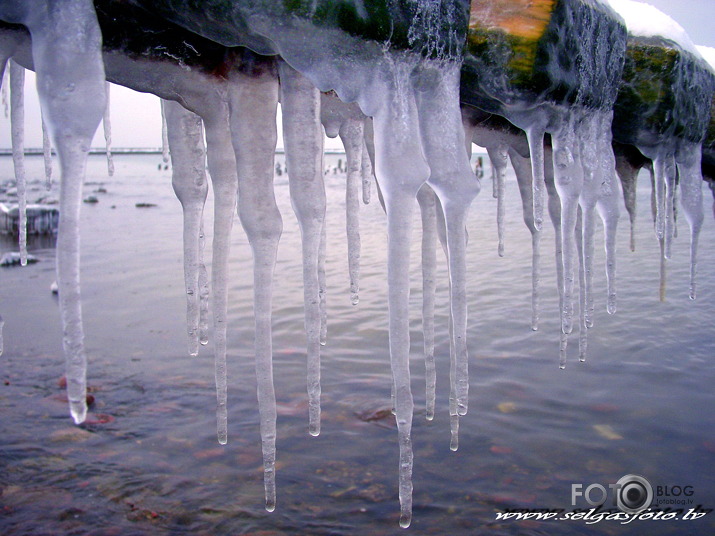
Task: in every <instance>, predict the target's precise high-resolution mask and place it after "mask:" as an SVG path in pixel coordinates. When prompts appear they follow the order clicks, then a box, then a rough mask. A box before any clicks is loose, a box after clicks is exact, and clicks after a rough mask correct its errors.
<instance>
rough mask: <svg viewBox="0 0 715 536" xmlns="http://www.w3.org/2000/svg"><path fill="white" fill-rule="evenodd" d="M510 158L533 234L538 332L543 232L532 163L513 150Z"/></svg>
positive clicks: (534, 310) (533, 307) (534, 321)
mask: <svg viewBox="0 0 715 536" xmlns="http://www.w3.org/2000/svg"><path fill="white" fill-rule="evenodd" d="M509 157H510V159H511V165H512V167H513V168H514V173H515V174H516V180H517V184H518V185H519V193H520V194H521V208H522V213H523V216H524V223H525V224H526V226H527V227H528V228H529V231H530V232H531V329H532V330H534V331H536V330H538V329H539V280H540V275H539V271H540V270H539V263H540V259H541V254H540V251H539V246H540V242H541V232H540V231H538V230H537V229H536V227H535V226H534V204H533V200H532V195H533V190H532V188H531V176H532V172H531V161H530V160H529V159H528V158H524V157H523V156H521V155H520V154H519V153H518V152H517V151H516V150H514V149H511V148H510V149H509Z"/></svg>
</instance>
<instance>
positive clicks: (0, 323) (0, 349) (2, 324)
mask: <svg viewBox="0 0 715 536" xmlns="http://www.w3.org/2000/svg"><path fill="white" fill-rule="evenodd" d="M4 327H5V320H3V318H2V315H0V355H2V353H3V351H4V349H5V344H4V342H3V335H2V330H3V328H4Z"/></svg>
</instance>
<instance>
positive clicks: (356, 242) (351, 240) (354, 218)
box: [340, 118, 365, 305]
mask: <svg viewBox="0 0 715 536" xmlns="http://www.w3.org/2000/svg"><path fill="white" fill-rule="evenodd" d="M340 139H341V140H342V142H343V146H344V147H345V157H346V160H347V164H346V167H347V184H346V188H345V227H346V231H347V238H348V270H349V272H350V302H351V303H352V304H353V305H357V304H358V302H359V301H360V294H359V292H360V201H359V195H358V193H359V191H360V182H361V175H362V173H361V171H362V170H361V166H362V151H363V145H364V144H365V140H364V135H363V121H361V120H358V119H353V118H349V119H346V120H345V121H343V123H342V124H341V125H340Z"/></svg>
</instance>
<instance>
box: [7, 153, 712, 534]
mask: <svg viewBox="0 0 715 536" xmlns="http://www.w3.org/2000/svg"><path fill="white" fill-rule="evenodd" d="M477 156H478V154H475V156H474V159H476V157H477ZM482 156H483V155H482ZM339 159H340V160H341V167H342V169H343V170H344V169H345V156H344V155H338V154H336V155H328V156H327V157H326V169H327V174H326V177H325V180H326V188H327V196H328V213H327V239H328V247H327V266H326V271H327V288H328V339H327V345H326V346H325V347H323V351H322V354H323V358H322V380H323V381H322V384H323V385H322V431H321V435H320V436H319V437H317V438H316V437H311V436H309V435H308V433H307V394H306V393H305V339H304V334H303V321H304V318H303V310H302V298H303V296H302V292H303V291H302V267H301V253H300V232H299V229H298V225H297V223H296V220H295V216H294V215H293V212H292V209H291V207H290V199H289V195H288V183H287V176H286V174H285V173H283V174H281V175H276V177H275V185H276V197H277V202H278V206H279V208H280V210H281V213H282V215H283V222H284V231H283V236H282V238H281V244H280V247H279V256H278V264H277V267H276V283H275V290H274V310H273V336H274V343H273V345H274V368H275V371H274V377H275V384H276V397H277V403H278V412H279V414H278V440H277V447H278V455H277V463H276V468H277V472H276V475H277V485H278V497H277V508H276V511H275V512H273V513H271V514H269V513H267V512H265V510H264V508H263V485H262V476H263V475H262V460H261V450H260V437H259V432H258V411H257V402H256V393H255V385H256V382H255V375H254V369H253V355H252V354H253V316H252V304H251V297H252V288H251V285H252V281H253V277H252V273H251V252H250V248H249V246H248V242H247V239H246V237H245V234H244V233H243V230H242V229H241V228H240V225H239V224H238V220H236V222H235V226H234V232H233V240H232V253H231V264H230V281H231V283H230V286H229V316H228V323H229V334H228V386H229V387H228V388H229V391H228V397H229V420H228V422H229V429H228V438H229V440H228V444H227V445H226V446H220V445H219V444H218V443H217V442H216V435H215V423H214V415H215V404H216V398H215V390H214V387H213V356H212V354H211V351H212V348H211V344H209V346H207V347H202V349H201V352H200V354H199V356H198V357H190V356H188V355H187V353H186V340H185V337H186V335H185V310H186V309H185V302H184V300H185V296H184V291H183V265H182V243H181V225H182V224H181V208H180V205H179V202H178V201H177V200H176V198H175V197H174V195H173V192H172V189H171V170H170V169H165V167H164V164H163V162H162V159H161V155H155V154H154V155H115V168H116V169H115V174H114V176H113V177H111V178H110V177H108V176H107V171H106V169H107V168H106V162H105V161H104V159H103V157H101V156H98V155H97V156H92V157H90V159H89V166H88V174H87V183H86V185H85V189H84V193H85V197H87V196H90V195H94V196H95V197H97V199H98V202H97V203H92V204H89V203H88V204H85V205H84V206H83V207H82V220H83V222H82V242H81V244H82V300H83V307H84V320H85V331H86V345H87V353H88V358H89V374H88V385H89V387H90V394H91V395H92V396H93V397H94V403H93V405H92V406H91V407H90V413H89V416H88V422H87V423H86V424H85V425H83V426H81V427H75V426H74V425H73V424H72V421H71V419H70V418H69V417H68V416H67V411H66V400H64V398H63V397H64V389H62V388H61V387H60V385H61V376H62V374H63V358H62V341H61V337H62V333H61V326H60V321H59V312H58V310H57V299H56V297H55V296H53V294H52V293H51V291H50V286H51V284H52V282H53V281H54V279H55V272H54V255H55V250H54V244H53V241H52V239H51V238H48V237H35V238H33V237H30V239H29V244H28V245H29V252H30V253H31V254H32V255H34V256H36V257H38V258H39V260H40V262H38V263H36V264H33V265H30V266H27V267H24V268H19V267H15V268H2V269H0V314H2V316H3V319H4V321H5V327H4V335H5V336H4V353H3V355H2V357H1V358H0V380H1V383H0V427H1V428H0V432H1V433H0V486H1V491H2V493H1V494H0V514H1V515H0V532H2V533H3V534H8V535H11V534H28V535H39V534H46V533H53V534H58V533H62V534H86V533H92V534H107V535H108V534H121V535H125V534H192V535H193V534H219V533H220V534H251V533H254V534H256V533H260V534H301V535H303V534H316V535H323V534H326V535H327V534H346V535H347V534H375V535H380V534H395V533H397V532H398V531H401V529H399V528H398V525H397V519H398V517H399V506H398V502H397V485H396V484H397V466H398V453H397V448H396V446H397V445H396V437H395V433H394V428H395V422H394V418H393V417H392V416H391V414H390V382H391V379H390V369H389V357H388V340H387V329H386V326H387V305H386V303H387V302H386V300H387V298H386V296H387V284H386V267H385V260H386V248H385V244H386V220H385V216H384V213H383V211H382V208H381V207H380V204H379V202H378V200H377V197H376V196H373V201H372V203H371V204H370V205H361V212H360V222H361V241H362V251H361V268H360V303H359V305H357V306H353V305H352V303H351V299H350V279H349V273H348V260H347V259H348V254H347V246H346V239H345V180H346V177H345V173H344V172H341V171H339V170H335V168H337V165H338V160H339ZM276 160H277V161H278V162H279V163H280V164H281V166H283V165H284V163H285V159H284V156H283V155H282V154H278V155H277V156H276ZM485 160H486V159H485ZM26 167H27V174H28V179H29V184H28V199H29V201H30V202H33V201H36V200H37V199H39V198H42V197H44V196H46V195H48V194H47V193H46V192H45V190H44V175H43V163H42V158H41V157H30V158H28V159H27V163H26ZM486 168H487V169H486V170H485V174H484V177H485V178H483V179H482V181H483V182H486V181H489V180H490V179H489V178H488V177H490V170H489V169H488V165H487V166H486ZM289 171H290V170H289ZM11 176H12V161H11V158H9V157H2V158H0V183H2V182H4V181H6V180H7V179H9V178H10V177H11ZM649 182H650V181H649V180H648V177H647V175H646V174H645V172H644V173H643V174H642V175H641V177H640V180H639V185H638V227H637V235H636V252H635V253H631V252H630V250H629V230H628V222H627V216H626V213H625V210H622V211H621V214H622V215H621V226H620V229H619V234H618V265H617V277H618V280H617V284H618V293H619V298H618V312H617V313H616V314H615V315H608V314H606V310H605V309H606V303H605V301H606V291H605V268H604V255H603V253H602V251H603V247H602V241H603V233H602V231H601V230H600V229H599V230H598V233H597V237H596V244H597V248H596V253H597V254H596V259H595V262H594V267H595V275H594V290H595V303H596V312H595V315H594V327H593V328H592V329H591V330H589V356H588V360H587V362H586V363H579V362H578V357H577V349H576V348H575V345H574V348H572V349H570V350H571V353H570V355H569V357H568V361H567V366H566V369H565V370H559V368H558V353H559V331H560V323H559V315H558V298H557V293H556V282H555V279H556V277H555V267H554V260H553V254H552V251H553V243H554V236H553V230H552V229H551V228H550V224H548V222H545V225H544V231H543V236H542V239H541V243H542V261H541V265H542V277H541V289H542V290H541V297H542V298H541V302H542V303H541V322H540V326H539V331H536V332H533V331H532V330H531V267H530V264H531V247H530V246H531V235H530V233H529V231H528V229H527V228H526V226H525V225H524V224H523V221H522V216H521V202H520V200H519V195H518V188H517V185H516V181H515V177H514V174H513V171H512V170H511V168H509V170H508V172H507V178H506V226H505V227H506V232H505V255H504V257H499V255H498V251H497V249H498V247H497V246H498V240H497V229H496V208H497V207H496V200H495V199H493V198H492V197H491V196H490V195H486V194H485V193H482V195H480V196H478V197H477V199H476V201H475V203H474V205H473V207H472V210H471V216H470V222H469V225H468V231H469V245H468V249H467V251H468V269H469V278H468V286H469V288H468V296H469V331H468V335H469V341H468V342H469V355H470V371H471V376H472V389H471V390H470V402H471V404H470V412H469V414H468V415H466V416H464V417H462V418H461V419H460V421H461V422H460V435H461V437H460V448H459V450H458V451H457V452H451V451H450V449H449V433H450V431H449V430H450V428H449V412H448V396H449V387H448V385H449V362H448V361H449V358H448V352H449V347H448V346H449V344H448V284H447V274H446V263H445V260H444V258H443V256H442V255H441V254H440V256H439V258H438V276H439V279H438V287H437V289H438V290H437V292H438V294H437V301H436V310H437V317H436V352H435V355H436V360H437V402H436V411H435V418H434V420H433V421H431V422H428V421H426V419H425V418H424V417H425V412H424V406H425V395H424V362H423V358H422V340H421V329H420V327H421V326H420V323H421V321H420V315H421V299H422V297H421V288H422V284H421V279H420V277H421V275H420V267H419V232H417V233H416V236H415V239H414V244H413V250H412V267H411V274H410V275H411V282H412V283H411V284H412V294H411V319H412V320H411V330H412V333H411V339H412V351H411V372H412V391H413V394H414V396H415V410H416V412H415V418H414V423H413V448H414V455H415V471H414V516H413V522H412V526H411V528H410V529H409V531H410V532H411V533H412V534H474V533H477V532H479V531H486V530H489V531H490V533H494V534H514V535H516V534H598V533H602V532H603V531H604V530H606V531H608V530H610V531H613V532H614V533H618V532H619V531H621V530H623V529H620V528H618V527H616V526H615V525H616V524H617V522H614V521H602V522H600V523H595V524H588V523H586V522H585V521H583V520H581V521H575V520H572V521H553V520H552V521H542V522H537V521H533V520H532V521H527V522H515V521H503V520H502V521H498V520H497V519H496V512H499V511H504V510H506V509H564V510H565V511H573V510H574V509H576V508H589V507H590V505H589V504H588V503H586V502H585V501H583V500H582V498H580V499H579V500H577V502H576V504H575V505H574V504H572V487H573V484H582V485H583V488H586V487H587V486H589V485H590V484H592V483H600V484H601V485H603V486H604V487H606V489H608V484H610V483H615V482H616V481H617V480H618V479H619V478H620V477H622V476H623V475H626V474H630V473H633V474H639V475H642V476H644V477H645V478H647V479H648V480H649V481H650V482H651V484H652V485H653V487H654V489H656V487H657V486H661V487H663V486H668V487H669V489H672V487H673V486H681V487H685V486H691V488H689V489H690V490H692V495H689V496H684V495H682V496H679V497H672V496H664V495H661V496H659V497H656V500H659V501H661V505H660V508H666V507H670V508H685V511H687V508H689V507H695V506H697V505H702V506H703V507H704V508H712V507H715V493H714V492H713V490H714V489H715V486H714V485H713V476H712V471H711V470H710V468H712V466H713V462H715V441H714V440H713V436H714V434H713V431H714V430H715V416H713V412H712V407H713V395H712V385H713V380H715V366H714V365H713V362H712V358H713V356H715V324H714V322H713V319H715V300H714V299H713V296H715V276H714V275H713V274H714V273H715V222H714V221H713V219H712V217H711V213H712V212H711V203H712V198H711V197H710V194H709V192H707V188H706V187H704V188H705V192H704V193H705V196H704V198H705V212H706V218H705V223H704V226H703V231H702V234H701V238H700V240H701V242H700V254H699V262H698V270H699V275H698V284H699V292H698V299H697V300H696V301H694V302H693V301H691V300H689V299H688V273H689V266H688V240H687V235H688V233H687V232H686V223H685V222H684V221H679V222H678V223H679V226H680V228H679V231H680V233H679V236H678V238H677V239H676V240H675V242H674V244H673V254H672V258H671V260H669V261H668V262H667V277H668V284H667V297H666V301H665V302H664V303H661V302H660V301H659V279H660V276H659V265H660V263H659V255H660V250H659V246H658V242H657V240H656V238H655V234H654V231H653V226H652V219H651V215H650V184H649ZM483 186H485V185H483ZM373 187H374V185H373ZM55 188H56V186H55ZM490 189H491V188H488V189H487V192H488V191H489V190H490ZM53 195H54V196H55V197H56V192H54V193H50V194H49V196H50V197H52V196H53ZM138 203H139V204H145V205H146V204H148V205H154V206H144V207H137V204H138ZM211 203H212V197H211V193H210V194H209V201H208V205H207V210H206V214H205V217H206V231H207V244H210V240H211V237H212V232H211V218H212V210H211V208H210V206H211ZM415 212H416V213H417V211H415ZM416 217H418V215H417V214H416ZM415 228H416V229H419V223H418V221H417V220H416V227H415ZM209 247H210V246H207V254H206V255H205V258H206V259H210V255H209V254H208V253H209V252H210V249H208V248H209ZM0 249H1V250H2V252H6V251H16V250H17V246H16V244H15V241H14V240H13V239H10V238H9V237H0ZM209 269H210V267H209ZM661 491H662V489H661ZM669 500H670V501H673V500H692V501H693V502H692V504H687V503H685V504H678V503H668V502H665V501H669ZM612 506H613V505H612V503H611V498H610V497H609V501H608V502H607V503H606V505H605V507H612ZM714 519H715V518H713V517H712V514H710V515H708V516H706V517H705V518H703V519H702V520H699V521H690V522H688V521H684V520H681V521H634V522H633V523H632V524H631V527H632V526H633V524H638V525H640V526H639V527H638V529H637V530H640V531H647V532H648V533H652V534H672V533H675V532H683V531H685V532H688V531H690V532H693V533H708V532H712V530H713V528H714V527H715V525H714V523H715V521H714ZM604 524H606V525H612V526H611V528H610V529H605V528H604V527H603V525H604ZM643 524H645V526H644V525H643ZM633 530H636V529H633Z"/></svg>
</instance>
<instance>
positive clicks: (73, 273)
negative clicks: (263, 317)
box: [26, 0, 105, 424]
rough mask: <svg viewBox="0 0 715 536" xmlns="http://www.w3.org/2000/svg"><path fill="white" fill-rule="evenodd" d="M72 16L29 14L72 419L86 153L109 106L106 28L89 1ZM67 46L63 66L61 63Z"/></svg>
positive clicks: (80, 398) (79, 373)
mask: <svg viewBox="0 0 715 536" xmlns="http://www.w3.org/2000/svg"><path fill="white" fill-rule="evenodd" d="M72 5H73V10H72V14H73V16H72V17H54V16H53V14H43V13H37V16H36V17H33V18H32V19H30V20H28V21H26V22H27V25H28V27H29V30H30V32H31V34H32V47H33V61H34V64H35V68H36V70H37V90H38V93H39V96H40V102H41V104H42V112H43V116H44V117H45V119H46V120H47V126H48V127H49V128H50V133H51V136H52V139H53V142H54V144H55V147H56V149H57V154H58V156H59V160H60V168H61V179H60V222H59V228H58V233H57V285H58V294H59V305H60V314H61V316H62V329H63V339H62V342H63V348H64V354H65V371H66V377H67V398H68V400H69V407H70V413H71V415H72V418H73V419H74V422H75V423H77V424H79V423H81V422H83V421H84V420H85V418H86V415H87V356H86V354H85V350H84V329H83V324H82V304H81V298H80V237H79V234H80V232H79V216H80V208H81V204H82V185H83V182H84V177H85V172H86V164H87V154H88V152H89V147H90V143H91V141H92V138H93V136H94V133H95V132H96V130H97V127H98V126H99V122H100V120H101V119H102V114H103V113H104V106H105V99H104V97H105V96H104V81H105V75H104V63H103V61H102V51H101V42H102V40H101V31H100V29H99V24H98V23H97V17H96V14H95V12H94V7H93V5H92V3H91V2H89V1H79V0H78V1H76V2H73V4H72ZM57 51H62V52H61V53H62V68H61V69H58V68H57Z"/></svg>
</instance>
